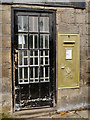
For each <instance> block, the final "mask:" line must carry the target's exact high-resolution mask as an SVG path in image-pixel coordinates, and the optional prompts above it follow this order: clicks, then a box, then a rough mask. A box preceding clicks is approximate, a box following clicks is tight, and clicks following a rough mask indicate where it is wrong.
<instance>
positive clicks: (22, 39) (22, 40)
mask: <svg viewBox="0 0 90 120" xmlns="http://www.w3.org/2000/svg"><path fill="white" fill-rule="evenodd" d="M18 48H20V49H24V48H28V35H18Z"/></svg>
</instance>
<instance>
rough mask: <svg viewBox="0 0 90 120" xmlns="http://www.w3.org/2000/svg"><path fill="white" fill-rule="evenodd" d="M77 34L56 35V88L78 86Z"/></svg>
mask: <svg viewBox="0 0 90 120" xmlns="http://www.w3.org/2000/svg"><path fill="white" fill-rule="evenodd" d="M79 41H80V40H79V34H60V33H59V34H58V42H57V80H58V82H57V84H58V88H63V87H78V86H79V66H80V65H79V61H80V60H79V59H80V58H79Z"/></svg>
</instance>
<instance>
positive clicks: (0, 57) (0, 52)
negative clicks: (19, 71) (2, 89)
mask: <svg viewBox="0 0 90 120" xmlns="http://www.w3.org/2000/svg"><path fill="white" fill-rule="evenodd" d="M0 66H2V49H0Z"/></svg>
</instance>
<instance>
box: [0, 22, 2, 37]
mask: <svg viewBox="0 0 90 120" xmlns="http://www.w3.org/2000/svg"><path fill="white" fill-rule="evenodd" d="M0 36H2V24H1V23H0Z"/></svg>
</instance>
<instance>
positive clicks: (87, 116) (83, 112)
mask: <svg viewBox="0 0 90 120" xmlns="http://www.w3.org/2000/svg"><path fill="white" fill-rule="evenodd" d="M76 113H77V114H78V115H80V116H81V118H89V111H88V110H83V111H77V112H76Z"/></svg>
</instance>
